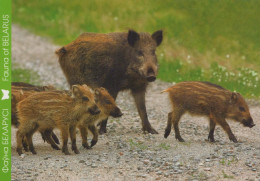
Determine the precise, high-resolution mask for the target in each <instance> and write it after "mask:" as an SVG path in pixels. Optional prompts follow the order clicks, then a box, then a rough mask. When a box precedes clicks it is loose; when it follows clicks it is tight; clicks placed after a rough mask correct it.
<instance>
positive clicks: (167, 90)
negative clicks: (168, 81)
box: [160, 88, 170, 94]
mask: <svg viewBox="0 0 260 181" xmlns="http://www.w3.org/2000/svg"><path fill="white" fill-rule="evenodd" d="M169 91H170V88H168V89H165V90H163V91H161V92H160V93H161V94H162V93H164V92H169Z"/></svg>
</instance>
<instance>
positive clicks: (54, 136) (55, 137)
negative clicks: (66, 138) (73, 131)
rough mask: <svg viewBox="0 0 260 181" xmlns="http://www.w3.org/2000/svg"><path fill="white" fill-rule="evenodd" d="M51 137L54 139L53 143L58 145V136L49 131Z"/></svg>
mask: <svg viewBox="0 0 260 181" xmlns="http://www.w3.org/2000/svg"><path fill="white" fill-rule="evenodd" d="M51 137H52V139H53V140H54V141H55V143H57V144H58V145H59V144H60V141H59V138H58V137H57V135H56V134H55V133H54V132H53V131H52V132H51Z"/></svg>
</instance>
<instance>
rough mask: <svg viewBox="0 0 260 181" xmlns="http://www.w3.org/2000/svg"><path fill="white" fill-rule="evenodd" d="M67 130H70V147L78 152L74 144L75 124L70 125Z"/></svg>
mask: <svg viewBox="0 0 260 181" xmlns="http://www.w3.org/2000/svg"><path fill="white" fill-rule="evenodd" d="M69 131H70V140H71V149H72V150H73V151H74V153H76V154H79V150H78V148H77V144H76V126H70V128H69Z"/></svg>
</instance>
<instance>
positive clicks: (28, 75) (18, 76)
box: [12, 68, 40, 84]
mask: <svg viewBox="0 0 260 181" xmlns="http://www.w3.org/2000/svg"><path fill="white" fill-rule="evenodd" d="M39 79H40V77H39V75H38V74H37V73H36V72H34V71H32V70H28V69H21V68H17V69H12V82H26V83H31V84H37V83H38V82H39Z"/></svg>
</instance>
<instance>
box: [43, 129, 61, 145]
mask: <svg viewBox="0 0 260 181" xmlns="http://www.w3.org/2000/svg"><path fill="white" fill-rule="evenodd" d="M52 133H53V132H52V130H45V131H44V135H45V137H46V140H48V143H49V144H51V147H52V148H53V149H55V150H60V148H59V147H58V145H56V143H55V142H54V140H53V138H52Z"/></svg>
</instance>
